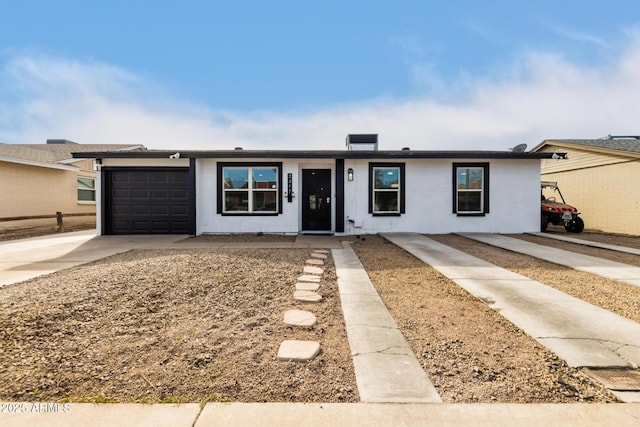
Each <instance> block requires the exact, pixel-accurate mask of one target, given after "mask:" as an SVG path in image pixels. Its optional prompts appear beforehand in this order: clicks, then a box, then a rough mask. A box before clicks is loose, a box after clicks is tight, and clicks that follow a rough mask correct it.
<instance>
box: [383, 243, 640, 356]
mask: <svg viewBox="0 0 640 427" xmlns="http://www.w3.org/2000/svg"><path fill="white" fill-rule="evenodd" d="M383 237H385V238H386V239H388V240H389V241H391V242H392V243H394V244H396V245H398V246H400V247H401V248H403V249H404V250H406V251H407V252H409V253H411V254H412V255H414V256H416V257H417V258H419V259H421V260H422V261H424V262H426V263H427V264H429V265H431V266H432V267H433V268H435V269H436V270H438V271H439V272H440V273H442V274H443V275H445V276H447V277H448V278H450V279H451V280H453V281H454V282H455V283H457V284H458V285H460V286H461V287H463V288H464V289H466V290H467V291H468V292H469V293H471V294H472V295H474V296H475V297H477V298H479V299H480V300H482V301H484V302H485V303H486V304H487V305H489V306H490V307H491V308H493V309H494V310H496V311H498V312H499V313H500V314H501V315H502V316H504V317H506V318H507V319H509V320H510V321H511V322H512V323H513V324H515V325H516V326H518V327H519V328H520V329H522V330H524V331H525V332H526V333H527V334H528V335H530V336H531V337H533V338H534V339H536V340H537V341H538V342H540V343H541V344H542V345H544V346H545V347H547V348H548V349H550V350H551V351H553V352H554V353H556V354H557V355H558V356H559V357H561V358H562V359H564V360H565V361H566V362H567V363H568V364H569V365H570V366H574V367H637V366H640V324H638V323H636V322H634V321H632V320H629V319H627V318H624V317H622V316H619V315H617V314H614V313H612V312H610V311H608V310H605V309H602V308H599V307H596V306H594V305H591V304H588V303H586V302H584V301H582V300H579V299H577V298H574V297H572V296H569V295H567V294H565V293H563V292H560V291H558V290H556V289H554V288H551V287H549V286H546V285H543V284H542V283H539V282H536V281H534V280H531V279H529V278H527V277H524V276H521V275H519V274H516V273H513V272H511V271H508V270H505V269H503V268H500V267H497V266H495V265H493V264H491V263H488V262H486V261H484V260H481V259H478V258H476V257H473V256H471V255H468V254H466V253H464V252H461V251H459V250H457V249H454V248H452V247H450V246H447V245H444V244H442V243H439V242H436V241H434V240H432V239H429V238H427V237H424V236H421V235H418V234H412V233H386V234H384V235H383Z"/></svg>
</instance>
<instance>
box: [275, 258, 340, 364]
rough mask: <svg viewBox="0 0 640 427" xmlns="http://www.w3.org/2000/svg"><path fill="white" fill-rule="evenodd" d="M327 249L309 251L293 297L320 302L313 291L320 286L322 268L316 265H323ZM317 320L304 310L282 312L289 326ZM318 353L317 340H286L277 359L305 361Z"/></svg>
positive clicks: (301, 300)
mask: <svg viewBox="0 0 640 427" xmlns="http://www.w3.org/2000/svg"><path fill="white" fill-rule="evenodd" d="M328 253H329V251H328V250H325V249H316V250H314V251H313V252H311V258H310V259H308V260H307V261H306V262H305V264H306V265H305V266H304V268H303V270H302V271H303V272H304V273H305V274H303V275H302V276H300V277H299V278H298V282H297V283H296V286H295V287H296V290H295V292H294V293H293V298H294V299H295V300H296V301H300V302H320V301H321V300H322V295H320V294H318V293H316V292H314V291H317V290H318V289H319V288H320V275H322V273H324V270H323V269H322V268H320V267H317V266H318V265H324V260H325V259H327V258H328V255H327V254H328ZM316 322H317V318H316V316H315V315H314V314H313V313H311V312H309V311H305V310H287V311H286V312H285V313H284V323H285V324H286V325H289V326H298V327H302V328H312V327H313V326H314V325H315V324H316ZM318 353H320V343H319V342H317V341H297V340H287V341H283V342H282V344H280V348H279V349H278V360H282V361H293V362H306V361H307V360H311V359H313V358H314V357H316V356H317V355H318Z"/></svg>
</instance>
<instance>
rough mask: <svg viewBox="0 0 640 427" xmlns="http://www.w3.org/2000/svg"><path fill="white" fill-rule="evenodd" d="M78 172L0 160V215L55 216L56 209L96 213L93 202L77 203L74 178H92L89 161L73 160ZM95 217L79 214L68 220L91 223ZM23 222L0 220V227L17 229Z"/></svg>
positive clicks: (3, 216)
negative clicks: (78, 169) (79, 215)
mask: <svg viewBox="0 0 640 427" xmlns="http://www.w3.org/2000/svg"><path fill="white" fill-rule="evenodd" d="M74 166H79V167H81V169H82V170H81V171H79V172H77V171H70V170H60V169H51V168H45V167H38V166H29V165H23V164H17V163H10V162H2V161H0V218H5V217H16V216H32V215H54V214H55V213H56V212H62V213H63V214H70V213H95V211H96V205H95V203H93V202H78V200H77V178H78V177H79V176H80V177H87V178H94V179H95V175H96V174H95V172H94V171H93V170H92V161H91V160H82V161H79V162H75V163H74ZM51 222H53V224H54V225H55V224H56V220H55V219H53V220H39V221H37V222H34V221H30V222H28V224H29V225H30V226H33V224H50V223H51ZM91 222H95V217H78V218H74V219H71V218H69V223H91ZM20 224H27V223H26V222H22V223H15V222H0V229H3V228H4V229H6V228H9V229H11V228H16V227H17V226H19V225H20Z"/></svg>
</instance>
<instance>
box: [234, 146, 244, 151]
mask: <svg viewBox="0 0 640 427" xmlns="http://www.w3.org/2000/svg"><path fill="white" fill-rule="evenodd" d="M234 150H236V151H242V150H243V148H242V147H236V148H234Z"/></svg>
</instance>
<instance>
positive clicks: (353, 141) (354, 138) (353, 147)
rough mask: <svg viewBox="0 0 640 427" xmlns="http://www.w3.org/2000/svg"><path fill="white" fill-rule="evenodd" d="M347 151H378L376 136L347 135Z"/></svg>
mask: <svg viewBox="0 0 640 427" xmlns="http://www.w3.org/2000/svg"><path fill="white" fill-rule="evenodd" d="M346 145H347V150H349V151H378V134H377V133H373V134H351V133H350V134H349V135H347V144H346Z"/></svg>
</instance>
